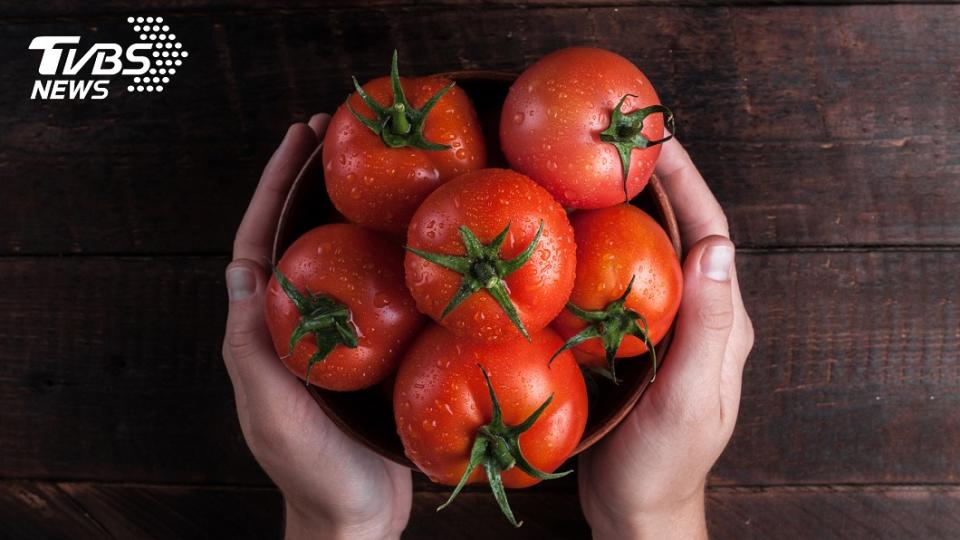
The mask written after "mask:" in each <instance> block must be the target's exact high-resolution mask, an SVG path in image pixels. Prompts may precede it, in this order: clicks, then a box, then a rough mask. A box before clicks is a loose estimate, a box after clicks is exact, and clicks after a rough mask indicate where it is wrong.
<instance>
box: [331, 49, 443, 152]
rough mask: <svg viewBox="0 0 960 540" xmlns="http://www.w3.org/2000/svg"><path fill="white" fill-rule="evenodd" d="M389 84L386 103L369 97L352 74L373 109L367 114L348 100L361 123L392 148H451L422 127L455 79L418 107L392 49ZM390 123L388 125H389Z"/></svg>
mask: <svg viewBox="0 0 960 540" xmlns="http://www.w3.org/2000/svg"><path fill="white" fill-rule="evenodd" d="M390 84H391V86H392V88H393V103H392V104H391V105H390V106H388V107H384V106H383V105H380V104H379V103H377V101H376V100H375V99H373V98H372V97H370V96H369V95H368V94H367V93H366V92H365V91H364V89H363V87H361V86H360V83H359V82H357V78H356V77H354V78H353V86H354V88H355V89H356V91H357V95H358V96H360V99H361V100H363V102H364V103H365V104H366V105H367V107H370V110H371V111H373V115H374V118H367V117H365V116H363V115H361V114H360V113H358V112H357V111H356V110H354V109H353V107H351V106H350V103H349V101H348V102H347V104H346V106H347V109H348V110H349V111H350V114H352V115H353V117H354V118H356V119H357V120H358V121H359V122H360V123H361V124H363V125H365V126H367V128H368V129H369V130H370V131H372V132H374V133H376V134H377V135H379V136H380V139H381V140H383V143H384V144H385V145H387V146H388V147H390V148H403V147H411V148H420V149H422V150H449V149H450V145H446V144H437V143H433V142H430V141H428V140H426V138H424V135H423V127H424V124H425V123H426V121H427V115H428V114H429V113H430V111H431V110H432V109H433V107H434V106H435V105H436V104H437V102H438V101H439V100H440V98H441V97H443V95H444V94H446V93H447V92H448V91H449V90H450V89H451V88H453V86H454V85H455V84H456V83H453V82H451V83H450V84H449V85H447V86H445V87H443V88H441V89H440V90H439V91H437V93H436V94H434V95H433V96H431V97H430V99H428V100H427V102H426V103H424V104H423V107H421V108H420V109H416V108H414V107H413V105H411V104H410V102H409V101H407V96H406V95H404V93H403V86H402V85H401V84H400V72H399V68H398V67H397V51H396V50H394V51H393V60H392V62H391V64H390ZM388 126H389V127H388Z"/></svg>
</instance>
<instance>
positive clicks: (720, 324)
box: [658, 236, 734, 403]
mask: <svg viewBox="0 0 960 540" xmlns="http://www.w3.org/2000/svg"><path fill="white" fill-rule="evenodd" d="M733 259H734V247H733V243H731V242H730V240H728V239H727V238H724V237H722V236H709V237H707V238H705V239H703V240H702V241H701V242H700V243H698V244H697V245H696V246H694V247H693V249H691V250H690V254H689V255H688V256H687V260H686V262H685V263H684V268H683V300H682V301H681V303H680V312H679V314H678V316H677V327H676V334H675V336H674V340H673V344H672V345H671V346H670V352H669V353H668V357H667V361H666V362H665V364H664V367H663V378H664V380H665V381H668V382H669V384H671V385H674V384H677V385H680V387H682V390H681V392H682V393H684V394H685V395H688V396H690V397H693V396H697V397H699V398H704V399H706V400H707V403H718V402H719V399H720V378H721V369H722V367H723V358H724V352H725V350H726V348H727V340H728V338H729V337H730V330H731V328H732V326H733V317H734V315H733V295H732V290H731V288H732V274H733ZM658 379H659V377H658Z"/></svg>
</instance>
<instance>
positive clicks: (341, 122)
mask: <svg viewBox="0 0 960 540" xmlns="http://www.w3.org/2000/svg"><path fill="white" fill-rule="evenodd" d="M354 84H355V85H356V87H357V92H356V93H354V94H352V95H350V97H348V98H347V101H346V103H344V104H343V105H341V106H340V108H338V109H337V111H336V113H334V115H333V118H331V120H330V125H329V127H328V128H327V134H326V136H325V137H324V141H323V166H324V177H325V180H326V186H327V193H328V194H329V196H330V200H331V201H332V202H333V204H334V206H336V208H337V210H339V211H340V213H341V214H343V215H344V216H346V217H347V219H349V220H350V221H353V222H355V223H359V224H361V225H365V226H367V227H370V228H372V229H376V230H379V231H383V232H388V233H392V234H396V235H402V234H403V233H404V232H405V231H406V228H407V223H409V221H410V216H412V215H413V213H414V211H415V210H416V209H417V206H419V205H420V203H421V202H422V201H423V199H424V198H425V197H426V196H427V195H429V194H430V192H432V191H433V190H434V189H436V187H437V186H439V185H440V184H442V183H444V182H446V181H447V180H450V179H451V178H453V177H455V176H457V175H459V174H461V173H464V172H467V171H472V170H475V169H480V168H483V167H485V166H486V162H487V150H486V145H485V143H484V139H483V133H482V131H481V128H480V122H479V121H478V120H477V113H476V111H475V110H474V108H473V104H472V103H470V99H469V98H468V97H467V94H466V93H465V92H464V91H463V90H461V89H459V88H457V87H455V86H453V83H451V82H450V81H449V80H448V79H445V78H443V77H436V76H433V77H420V78H402V79H401V78H399V76H398V74H397V55H396V52H394V56H393V67H392V70H391V76H390V77H381V78H379V79H374V80H372V81H370V82H368V83H367V84H365V85H363V87H362V88H361V87H360V86H359V85H358V84H357V82H356V79H354ZM397 90H399V91H397ZM438 98H439V99H438ZM434 100H435V101H434ZM391 104H392V105H391Z"/></svg>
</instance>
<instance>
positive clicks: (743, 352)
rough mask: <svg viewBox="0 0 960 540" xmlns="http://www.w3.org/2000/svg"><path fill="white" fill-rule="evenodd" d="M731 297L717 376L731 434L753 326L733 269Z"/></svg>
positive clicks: (750, 346) (723, 410)
mask: <svg viewBox="0 0 960 540" xmlns="http://www.w3.org/2000/svg"><path fill="white" fill-rule="evenodd" d="M731 287H732V295H733V328H732V329H731V330H730V339H729V341H728V342H727V349H726V352H725V354H724V356H723V368H722V371H721V373H720V410H721V412H722V414H721V418H722V419H723V420H724V421H726V422H727V423H728V424H729V428H730V429H731V430H732V429H733V425H734V423H735V422H736V418H737V413H738V411H739V409H740V393H741V388H742V386H743V368H744V364H745V363H746V361H747V356H748V355H749V354H750V350H751V349H752V348H753V324H752V323H751V322H750V317H749V316H748V315H747V310H746V308H744V305H743V297H742V295H741V294H740V285H739V282H738V279H737V271H736V265H734V271H733V276H732V279H731Z"/></svg>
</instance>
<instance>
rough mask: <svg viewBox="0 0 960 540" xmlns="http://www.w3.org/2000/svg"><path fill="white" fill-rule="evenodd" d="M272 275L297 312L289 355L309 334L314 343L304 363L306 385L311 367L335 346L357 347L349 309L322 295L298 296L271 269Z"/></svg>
mask: <svg viewBox="0 0 960 540" xmlns="http://www.w3.org/2000/svg"><path fill="white" fill-rule="evenodd" d="M273 275H274V277H275V278H276V279H277V282H278V283H279V284H280V288H281V289H283V292H284V293H285V294H286V295H287V298H289V299H290V301H291V302H293V305H294V306H296V308H297V311H299V312H300V321H299V322H298V323H297V326H296V327H295V328H294V329H293V332H292V333H291V334H290V352H289V354H291V355H292V354H293V351H294V349H295V348H296V346H297V343H299V342H300V340H301V339H303V338H304V336H306V335H307V334H313V336H314V338H315V339H316V341H317V350H316V351H314V353H313V354H312V355H311V356H310V359H309V360H308V361H307V373H306V376H305V378H306V383H307V386H310V371H311V370H312V369H313V366H314V365H315V364H317V363H318V362H322V361H323V360H324V359H326V357H327V356H329V355H330V353H331V352H333V350H334V349H335V348H336V347H337V345H343V346H345V347H349V348H351V349H355V348H356V347H357V330H356V328H354V326H353V322H352V321H351V315H350V308H348V307H347V306H346V305H344V304H341V303H340V302H337V301H336V300H334V299H333V298H330V297H329V296H326V295H323V294H313V293H311V292H310V291H306V293H301V292H300V291H299V290H297V288H296V287H295V286H294V285H293V283H290V280H288V279H287V277H286V276H284V275H283V274H282V273H281V272H280V270H279V269H277V268H274V269H273Z"/></svg>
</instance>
